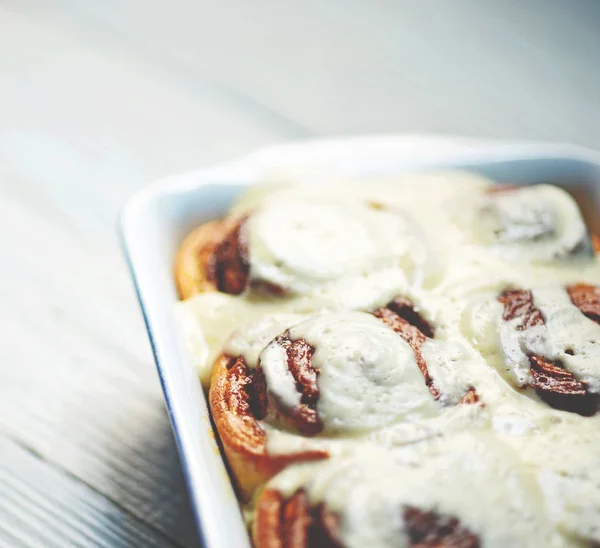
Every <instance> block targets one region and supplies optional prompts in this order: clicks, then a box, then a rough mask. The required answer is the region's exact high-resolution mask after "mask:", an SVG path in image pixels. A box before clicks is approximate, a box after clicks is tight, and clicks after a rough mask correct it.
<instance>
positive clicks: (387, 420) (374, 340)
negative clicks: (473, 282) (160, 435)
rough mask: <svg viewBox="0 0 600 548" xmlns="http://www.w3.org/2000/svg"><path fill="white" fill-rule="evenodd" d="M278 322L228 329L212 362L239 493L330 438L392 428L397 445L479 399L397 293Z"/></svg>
mask: <svg viewBox="0 0 600 548" xmlns="http://www.w3.org/2000/svg"><path fill="white" fill-rule="evenodd" d="M286 320H287V323H288V324H289V325H288V326H286V327H285V328H283V329H282V330H281V331H280V332H279V334H278V335H277V336H274V337H273V338H272V340H270V342H268V343H266V342H265V341H267V339H268V338H269V336H271V335H273V333H274V331H275V330H276V329H277V327H280V328H281V327H283V324H282V323H279V324H277V322H267V323H266V324H265V325H264V329H262V330H261V329H257V328H256V327H255V326H249V327H248V328H246V329H242V330H238V331H237V333H236V334H234V335H233V337H232V338H231V339H230V340H229V342H228V343H227V344H226V345H225V349H224V351H225V354H224V355H223V356H221V358H219V359H218V360H217V362H216V364H215V367H214V370H213V377H212V383H211V390H210V403H211V410H212V414H213V418H214V420H215V423H216V425H217V430H218V431H219V435H220V437H221V441H222V443H223V447H224V449H225V452H226V454H227V456H228V459H229V462H230V466H231V468H232V470H233V472H234V475H235V476H236V477H237V480H238V485H239V486H240V490H241V492H243V493H244V494H245V495H246V496H248V495H249V494H250V493H251V492H252V490H253V489H255V488H256V486H257V485H258V484H260V483H262V482H264V481H265V480H266V479H268V477H270V476H271V475H273V473H275V472H276V471H278V470H279V469H281V468H282V467H283V466H285V465H287V464H288V463H289V462H292V461H298V460H307V459H313V458H323V457H326V456H328V455H329V454H330V452H331V451H332V450H334V451H335V450H336V444H338V446H339V445H343V444H344V442H350V443H354V442H355V441H356V440H357V439H358V438H361V437H362V438H366V437H368V436H370V435H373V434H374V433H376V432H377V433H378V435H377V436H375V437H374V439H378V440H385V439H386V438H385V436H383V435H380V433H381V431H383V430H386V429H387V430H394V429H396V428H399V432H397V431H396V432H395V435H396V439H397V440H398V439H399V440H400V443H406V442H407V441H410V440H411V439H419V438H421V437H427V436H429V435H433V434H435V433H440V430H443V429H444V428H445V427H447V426H448V424H447V423H451V422H452V419H451V418H449V417H447V416H446V414H447V409H448V408H450V407H452V406H457V405H469V404H476V403H477V402H478V400H479V397H478V395H477V392H476V389H475V387H473V386H472V385H471V383H470V382H469V379H468V378H465V377H463V376H461V375H460V374H457V372H456V371H452V370H451V369H449V368H448V364H449V363H452V360H453V359H456V357H457V356H458V355H460V354H458V355H457V354H456V348H455V347H454V348H452V352H449V351H448V350H449V347H448V345H447V343H446V342H444V341H436V340H435V339H434V338H433V336H434V328H433V327H432V326H431V325H430V324H429V323H428V322H427V321H426V320H425V319H424V318H423V317H422V316H421V315H420V314H419V313H418V312H417V311H416V310H415V308H414V306H413V305H412V303H411V302H410V301H408V300H407V299H397V300H395V301H392V302H391V303H390V304H389V305H388V306H387V307H380V308H378V309H377V310H375V311H374V312H373V314H369V313H364V312H350V311H348V312H338V313H325V314H321V315H317V316H312V317H308V318H307V319H304V320H303V321H301V322H299V323H293V320H294V318H289V317H288V318H286ZM263 345H264V346H263ZM261 347H262V350H260V352H259V351H258V348H261ZM240 401H242V402H243V405H240V403H239V402H240ZM438 421H439V422H440V427H439V428H438V429H435V427H434V425H435V424H436V422H438ZM442 424H443V425H444V427H442V426H441V425H442ZM404 425H410V428H406V429H405V430H404V429H403V428H404ZM387 439H389V438H387ZM381 443H385V442H383V441H381ZM248 470H252V471H256V473H254V472H253V473H252V474H250V475H249V474H248Z"/></svg>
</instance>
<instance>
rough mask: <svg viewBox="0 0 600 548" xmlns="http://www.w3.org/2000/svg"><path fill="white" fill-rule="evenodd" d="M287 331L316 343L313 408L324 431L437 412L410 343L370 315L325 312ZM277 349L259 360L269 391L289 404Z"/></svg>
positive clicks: (290, 393) (292, 395)
mask: <svg viewBox="0 0 600 548" xmlns="http://www.w3.org/2000/svg"><path fill="white" fill-rule="evenodd" d="M289 333H290V338H291V339H292V340H297V339H304V340H305V341H306V342H307V343H308V344H309V345H311V346H312V347H313V348H314V349H315V352H314V354H313V356H312V365H313V367H314V368H315V369H316V370H318V371H319V376H318V386H319V399H318V402H317V411H318V414H319V417H320V418H321V421H322V422H323V424H324V426H325V432H327V433H329V434H331V433H334V432H338V433H346V432H357V431H369V430H373V429H377V428H381V427H383V426H387V425H389V424H392V423H394V422H398V421H409V422H410V421H415V420H418V419H420V418H425V417H430V416H435V415H437V414H438V413H439V406H438V404H437V403H436V402H435V401H434V400H433V398H432V396H431V394H430V392H429V390H428V388H427V386H426V385H425V382H424V379H423V375H422V374H421V372H420V371H419V368H418V366H417V362H416V359H415V356H414V353H413V351H412V349H411V347H410V346H409V345H408V343H406V342H405V341H404V340H403V339H402V338H401V337H399V336H398V335H397V334H396V333H395V332H394V331H392V330H391V329H389V328H388V327H387V326H385V325H384V324H383V322H381V321H380V320H378V319H376V318H375V317H373V316H372V315H370V314H366V313H362V312H345V313H337V314H324V315H320V316H315V317H313V318H310V319H308V320H306V321H304V322H302V323H299V324H296V325H294V326H292V327H291V328H290V329H289ZM280 350H281V348H280V346H279V345H278V344H277V343H275V342H273V343H271V344H270V345H269V346H267V348H266V349H265V350H264V351H263V353H262V354H261V357H260V361H261V366H262V368H263V369H264V371H265V375H266V377H267V385H268V390H269V393H270V394H271V395H272V396H273V397H275V398H276V399H277V400H278V402H279V403H280V404H281V405H284V406H287V407H291V406H293V405H296V404H297V401H298V396H297V393H296V392H295V383H294V380H293V377H292V376H291V375H289V374H288V373H287V371H288V369H287V355H286V353H285V352H281V351H280ZM269 379H273V380H274V381H275V384H273V385H271V384H270V382H269Z"/></svg>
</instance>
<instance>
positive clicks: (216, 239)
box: [175, 198, 426, 299]
mask: <svg viewBox="0 0 600 548" xmlns="http://www.w3.org/2000/svg"><path fill="white" fill-rule="evenodd" d="M425 259H426V252H425V248H424V246H423V243H422V242H421V241H420V240H419V238H418V237H417V235H416V234H415V233H414V230H413V226H412V225H411V222H410V220H409V219H408V218H407V217H406V215H405V214H403V213H402V212H400V211H398V210H392V209H389V208H387V207H383V206H382V205H381V204H374V202H372V201H366V200H365V201H361V200H352V199H339V198H338V199H337V200H334V199H326V198H321V199H308V198H305V199H301V198H298V199H295V200H290V199H271V200H265V201H264V203H262V204H261V205H260V206H258V207H257V208H256V209H254V210H253V211H251V212H249V213H248V214H247V215H245V216H242V217H230V218H227V219H226V220H224V221H217V222H211V223H207V224H205V225H202V226H201V227H199V228H198V229H197V230H196V231H194V232H193V233H192V234H191V235H190V236H188V238H187V239H186V240H185V241H184V242H183V244H182V246H181V249H180V251H179V254H178V256H177V259H176V264H175V276H176V280H177V285H178V288H179V292H180V295H181V296H182V298H184V299H185V298H189V297H191V296H192V295H194V294H197V293H201V292H204V291H220V292H224V293H228V294H231V295H240V294H243V293H244V292H246V291H247V290H249V289H250V290H253V291H254V290H258V291H259V292H262V293H264V294H266V295H267V296H276V297H281V296H289V295H314V294H322V293H323V292H325V293H327V290H328V289H332V290H334V291H335V290H336V288H338V287H339V284H340V280H342V283H344V282H345V283H346V284H347V285H352V289H354V287H355V283H356V280H360V279H361V278H362V277H364V276H365V274H367V273H369V272H372V271H373V270H378V271H381V270H383V269H390V268H392V269H393V270H394V276H396V277H397V278H402V277H406V278H411V279H413V278H414V276H420V275H421V274H420V270H419V269H420V268H421V267H422V265H423V263H424V262H425Z"/></svg>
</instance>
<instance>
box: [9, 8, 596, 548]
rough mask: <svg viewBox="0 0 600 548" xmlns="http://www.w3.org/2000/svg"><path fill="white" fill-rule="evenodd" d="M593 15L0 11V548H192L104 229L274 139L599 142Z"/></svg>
mask: <svg viewBox="0 0 600 548" xmlns="http://www.w3.org/2000/svg"><path fill="white" fill-rule="evenodd" d="M598 29H600V3H598V2H597V1H596V0H572V1H570V2H565V1H563V0H544V1H542V0H505V1H503V2H497V1H494V0H480V1H477V2H476V1H475V0H419V1H417V0H412V1H411V0H373V1H372V2H360V1H359V0H327V1H323V0H306V1H304V2H301V3H298V2H291V1H281V0H253V1H242V0H221V1H219V2H216V1H215V2H210V1H208V0H173V1H169V2H167V1H166V0H163V1H158V0H153V1H150V0H105V1H100V0H0V234H1V235H2V236H0V264H1V269H2V270H1V272H2V275H1V276H0V326H1V327H2V334H3V335H2V338H1V344H0V546H2V547H4V546H6V547H20V546H36V547H37V546H43V547H45V546H57V547H63V546H136V547H137V546H185V547H193V546H196V545H197V541H196V540H195V533H194V528H193V524H192V519H191V514H190V510H189V507H188V501H187V496H186V493H185V489H184V485H183V480H182V477H181V473H180V470H179V463H178V459H177V455H176V451H175V448H174V444H173V440H172V436H171V433H170V427H169V424H168V419H167V417H166V414H165V411H164V408H163V403H162V396H161V393H160V389H159V386H158V382H157V379H156V375H155V372H154V365H153V363H152V359H151V355H150V351H149V347H148V343H147V340H146V337H145V333H144V329H143V325H142V322H141V319H140V317H139V313H138V310H137V306H136V303H135V301H134V296H133V291H132V288H131V284H130V282H129V278H128V275H127V273H126V271H125V267H124V264H123V261H122V259H121V255H120V250H119V248H118V243H117V238H116V234H115V226H116V222H115V219H116V216H117V213H118V209H119V207H120V205H121V204H122V203H123V202H124V201H125V199H126V198H127V196H128V195H130V194H131V193H132V192H133V191H135V190H136V189H137V188H139V187H140V186H142V185H143V184H144V183H145V182H147V181H149V180H151V179H155V178H157V177H161V176H164V175H167V174H169V173H171V172H173V171H181V170H186V169H191V168H194V167H199V166H202V165H207V164H209V163H212V162H216V161H219V160H222V159H225V158H229V157H232V156H234V155H236V154H239V153H242V152H246V151H248V150H250V149H252V148H255V147H258V146H261V145H264V144H266V143H272V142H275V141H282V140H288V139H295V138H302V137H310V136H313V135H323V134H340V133H349V132H353V133H356V132H386V131H394V132H398V131H406V132H441V133H453V134H457V133H458V134H466V135H476V136H485V137H503V138H511V137H515V138H521V139H523V138H532V139H549V140H558V141H571V142H575V143H579V144H583V145H587V146H591V147H594V148H600V93H599V92H600V56H599V52H600V31H599V30H598Z"/></svg>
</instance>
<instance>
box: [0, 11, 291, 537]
mask: <svg viewBox="0 0 600 548" xmlns="http://www.w3.org/2000/svg"><path fill="white" fill-rule="evenodd" d="M6 5H7V3H4V5H3V4H2V3H0V232H1V233H2V234H3V235H4V236H3V238H2V246H1V248H0V263H1V264H2V270H3V274H2V277H0V326H1V327H2V329H3V332H4V334H5V337H3V344H2V347H1V348H0V386H2V395H1V397H0V437H1V436H2V434H3V435H4V436H8V437H9V438H10V440H12V441H11V443H13V444H20V445H22V447H26V448H27V449H28V451H32V452H34V453H35V454H36V455H39V456H40V458H41V459H43V460H44V462H45V466H43V467H37V468H31V469H30V468H28V467H27V466H26V465H25V464H24V465H23V466H19V462H18V460H15V459H13V458H12V457H11V455H12V453H10V452H7V453H6V454H5V452H4V451H1V450H0V468H1V467H4V468H2V469H6V470H8V472H7V473H6V474H7V478H4V479H3V481H5V482H7V485H8V487H7V489H8V491H7V493H8V494H9V495H10V497H11V498H10V500H8V499H7V500H6V502H5V506H6V509H5V510H3V511H2V512H0V539H2V541H0V542H5V543H6V544H7V545H8V546H11V548H12V547H17V546H20V545H24V546H53V545H59V546H64V545H65V544H69V545H70V544H72V545H86V546H87V545H90V544H91V545H96V544H97V545H104V546H113V545H116V546H120V545H129V546H146V545H150V546H153V545H166V546H168V545H171V544H173V545H181V546H195V545H196V533H195V529H194V525H193V520H192V517H191V512H190V509H189V502H188V500H187V495H186V491H185V486H184V481H183V478H182V473H181V469H180V465H179V461H178V458H177V454H176V450H175V446H174V442H173V438H172V435H171V431H170V426H169V423H168V418H167V416H166V413H165V411H164V404H163V400H162V395H161V393H160V388H159V386H158V382H157V378H156V373H155V370H154V365H153V362H152V358H151V354H150V350H149V346H148V342H147V338H146V334H145V330H144V328H143V324H142V321H141V318H140V315H139V311H138V307H137V303H135V299H134V293H133V290H132V286H131V282H130V280H129V276H128V273H127V272H126V269H125V266H124V264H123V261H122V258H121V253H120V249H119V244H118V241H117V237H116V230H115V219H116V216H117V213H118V210H119V208H120V206H121V205H122V203H123V202H124V201H125V199H126V198H127V197H128V195H129V194H130V193H131V192H132V191H134V190H135V189H136V188H138V187H139V186H141V185H143V184H145V183H146V182H148V181H149V180H152V179H154V178H157V177H160V176H163V175H166V174H169V173H171V172H173V171H176V170H184V169H186V168H193V167H198V166H199V165H201V164H202V163H207V162H213V161H216V160H219V159H222V158H225V157H228V156H231V155H237V154H239V153H242V152H244V151H245V150H248V149H250V148H254V147H255V146H259V145H262V144H265V143H267V142H271V141H273V140H280V139H281V138H284V137H287V136H289V134H288V133H287V132H288V131H289V130H288V129H287V126H286V124H285V123H282V124H281V127H280V126H279V125H278V123H277V121H276V120H273V119H271V118H268V117H265V119H263V118H262V117H261V116H260V115H259V114H257V113H256V112H254V111H252V109H251V108H246V106H245V105H239V104H237V103H236V102H235V101H231V100H229V99H227V98H219V97H216V96H214V95H212V94H211V93H208V92H206V91H205V90H202V89H200V88H198V89H196V88H194V89H190V88H188V87H185V86H184V85H182V84H181V83H174V84H173V83H171V82H170V81H169V80H168V79H167V78H165V76H164V74H163V73H162V72H161V71H160V70H157V69H156V68H154V67H153V66H152V65H145V64H144V63H140V62H139V60H138V59H137V58H136V57H135V56H133V57H132V56H131V55H129V53H128V52H127V51H125V50H123V49H122V48H119V47H116V46H115V45H114V44H112V40H111V37H110V35H109V36H105V35H102V33H99V34H94V33H91V34H90V33H87V32H86V31H85V30H83V31H82V30H81V29H79V28H78V27H77V26H76V25H73V24H71V23H70V22H69V21H68V20H65V19H63V18H61V17H53V16H50V15H48V14H46V15H40V14H39V13H37V12H35V11H32V10H30V9H29V8H28V7H27V5H26V4H23V5H21V4H20V3H16V4H15V3H12V2H10V3H8V5H9V6H10V9H8V8H7V7H6ZM7 459H8V460H7ZM11 459H12V460H11ZM54 468H56V469H60V470H64V471H65V473H64V474H58V475H56V474H54V475H52V474H51V472H48V471H52V470H53V469H54ZM48 474H49V475H50V476H51V483H50V484H48V485H49V487H48V489H49V491H48V492H46V490H45V489H42V490H41V491H40V492H39V493H36V494H31V493H29V492H27V493H28V494H23V493H22V492H21V491H22V490H23V489H25V487H23V486H22V485H21V483H19V482H24V481H26V480H27V479H28V478H30V480H31V482H32V484H33V485H36V484H39V485H46V483H45V482H49V481H50V480H49V479H47V478H46V475H48ZM10 482H12V483H10ZM15 482H16V483H15ZM62 484H64V485H62ZM27 485H28V484H27ZM27 485H26V487H27ZM74 485H75V486H76V487H74ZM82 485H83V486H84V487H85V488H84V489H83V488H81V486H82ZM27 488H29V487H27ZM72 489H79V490H78V491H76V493H77V496H75V495H71V494H70V493H71V492H72V491H71V490H72ZM2 496H4V490H2ZM27 497H29V498H27ZM88 499H89V500H88ZM64 501H66V502H64ZM97 501H103V502H102V505H101V504H100V503H98V502H97ZM3 503H4V500H3ZM63 504H64V505H66V506H72V508H70V512H71V513H70V514H67V513H66V510H65V509H64V508H63V506H62V505H63ZM94 505H95V506H94ZM51 510H52V511H53V512H54V514H50V513H49V512H50V511H51ZM28 516H31V517H28ZM117 521H120V522H122V523H123V524H125V525H126V526H127V527H126V528H124V529H123V530H122V531H120V530H119V529H118V527H116V526H115V527H113V523H114V522H117ZM53 522H56V523H53ZM130 523H135V524H139V523H145V524H146V526H145V527H146V529H147V530H148V531H151V532H152V534H153V535H154V536H153V537H149V540H147V541H146V539H145V538H142V537H141V536H140V535H141V533H140V532H139V531H138V532H137V533H135V535H137V536H135V535H134V533H132V532H130V531H129V529H131V527H133V526H132V525H130ZM125 525H124V526H123V527H125ZM140 527H141V526H140ZM71 529H72V530H71ZM92 529H93V530H92ZM140 530H145V529H143V528H142V529H140ZM90 535H91V536H90ZM62 536H64V538H65V539H67V540H66V541H65V542H63V543H61V542H60V539H61V537H62ZM161 543H162V544H161Z"/></svg>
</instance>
